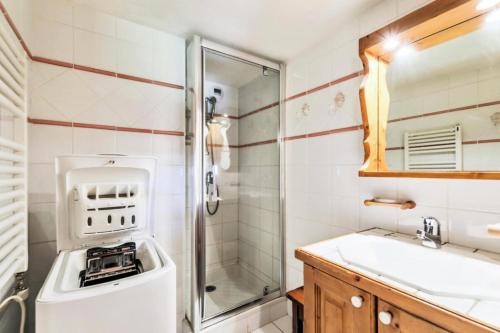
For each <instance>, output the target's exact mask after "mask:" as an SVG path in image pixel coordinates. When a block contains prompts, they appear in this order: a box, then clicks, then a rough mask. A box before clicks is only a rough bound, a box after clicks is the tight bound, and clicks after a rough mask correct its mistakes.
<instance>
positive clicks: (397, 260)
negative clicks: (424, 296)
mask: <svg viewBox="0 0 500 333" xmlns="http://www.w3.org/2000/svg"><path fill="white" fill-rule="evenodd" d="M337 248H338V251H339V253H340V255H341V257H342V259H343V260H344V261H346V262H347V263H349V264H351V265H353V266H357V267H359V268H361V269H364V270H368V271H370V272H372V273H375V274H378V275H382V276H384V277H387V278H390V279H392V280H394V281H397V282H400V283H403V284H405V285H407V286H409V287H412V288H415V289H418V290H421V291H424V292H426V293H428V294H431V295H436V296H448V297H459V298H472V299H481V300H495V301H500V265H498V264H496V263H494V262H489V261H483V260H478V259H474V258H469V257H464V256H461V255H458V254H454V253H450V252H447V251H446V250H445V249H438V250H435V249H429V248H426V247H423V246H421V245H414V244H411V243H407V242H403V241H398V240H394V239H390V238H386V237H377V236H371V235H361V234H352V235H349V236H347V237H341V238H339V239H338V242H337Z"/></svg>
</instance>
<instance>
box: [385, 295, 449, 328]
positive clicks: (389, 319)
mask: <svg viewBox="0 0 500 333" xmlns="http://www.w3.org/2000/svg"><path fill="white" fill-rule="evenodd" d="M423 332H425V333H449V332H448V331H446V330H444V329H442V328H440V327H438V326H436V325H434V324H431V323H430V322H428V321H425V320H423V319H420V318H418V317H415V316H413V315H411V314H409V313H408V312H405V311H403V310H400V309H399V308H396V307H395V306H392V305H390V304H388V303H386V302H384V301H382V300H380V299H379V300H378V333H423Z"/></svg>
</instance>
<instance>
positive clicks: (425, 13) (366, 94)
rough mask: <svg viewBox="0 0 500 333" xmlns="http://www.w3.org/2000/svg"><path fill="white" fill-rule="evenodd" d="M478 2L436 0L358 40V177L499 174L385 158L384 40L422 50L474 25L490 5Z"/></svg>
mask: <svg viewBox="0 0 500 333" xmlns="http://www.w3.org/2000/svg"><path fill="white" fill-rule="evenodd" d="M478 3H479V0H436V1H434V2H432V3H430V4H428V5H426V6H424V7H422V8H420V9H418V10H416V11H414V12H412V13H410V14H408V15H406V16H404V17H403V18H401V19H399V20H397V21H395V22H393V23H391V24H389V25H387V26H385V27H384V28H382V29H379V30H377V31H375V32H374V33H371V34H369V35H367V36H365V37H363V38H361V39H360V40H359V56H360V58H361V60H362V62H363V69H364V79H363V83H362V84H361V87H360V90H359V98H360V102H361V113H362V120H363V129H364V141H363V145H364V149H365V161H364V164H363V166H362V167H361V169H360V170H359V175H360V176H361V177H410V178H463V179H500V171H498V172H494V171H491V172H490V171H486V172H482V171H425V172H423V171H391V170H389V168H388V167H387V164H386V162H385V149H386V128H387V120H388V115H389V90H388V87H387V83H386V72H387V67H388V65H389V63H390V61H391V59H392V56H393V55H392V54H391V53H390V52H387V51H386V50H384V47H383V42H384V40H385V39H386V38H388V37H389V36H391V37H392V36H396V37H397V38H398V39H399V41H401V42H402V43H404V44H411V45H412V46H413V47H415V48H416V49H417V50H423V49H426V48H429V47H432V46H434V45H437V44H440V43H443V42H445V41H448V40H450V39H453V38H456V37H459V36H462V35H464V34H467V33H469V32H472V31H475V30H477V29H478V28H479V27H480V26H481V25H482V23H483V22H484V20H485V17H486V14H488V13H489V11H491V10H492V9H489V10H484V11H479V10H477V9H476V6H477V5H478ZM493 9H494V8H493Z"/></svg>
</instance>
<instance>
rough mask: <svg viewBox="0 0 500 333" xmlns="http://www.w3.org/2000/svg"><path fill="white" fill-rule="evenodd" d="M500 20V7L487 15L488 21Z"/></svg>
mask: <svg viewBox="0 0 500 333" xmlns="http://www.w3.org/2000/svg"><path fill="white" fill-rule="evenodd" d="M499 21H500V9H495V10H494V11H492V12H491V13H489V14H488V15H487V16H486V22H487V23H492V22H499Z"/></svg>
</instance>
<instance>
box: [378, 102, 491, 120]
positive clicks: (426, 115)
mask: <svg viewBox="0 0 500 333" xmlns="http://www.w3.org/2000/svg"><path fill="white" fill-rule="evenodd" d="M494 105H500V101H493V102H486V103H480V104H472V105H466V106H461V107H458V108H453V109H446V110H440V111H434V112H428V113H423V114H419V115H414V116H408V117H402V118H396V119H391V120H389V121H388V123H395V122H399V121H405V120H411V119H416V118H423V117H430V116H437V115H440V114H445V113H451V112H459V111H466V110H474V109H479V108H484V107H488V106H494Z"/></svg>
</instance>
